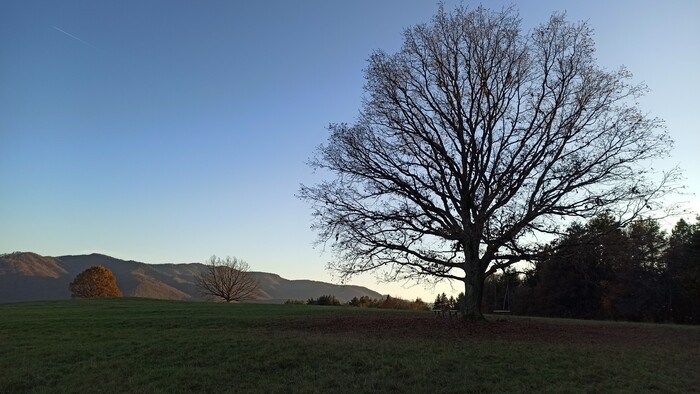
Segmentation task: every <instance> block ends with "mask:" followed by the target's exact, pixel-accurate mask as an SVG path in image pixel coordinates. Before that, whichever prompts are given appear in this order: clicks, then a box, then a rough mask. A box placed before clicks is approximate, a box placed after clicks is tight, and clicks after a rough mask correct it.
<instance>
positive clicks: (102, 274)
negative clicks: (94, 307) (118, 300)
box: [68, 265, 123, 298]
mask: <svg viewBox="0 0 700 394" xmlns="http://www.w3.org/2000/svg"><path fill="white" fill-rule="evenodd" d="M68 288H69V289H70V291H71V293H73V297H78V298H105V297H121V296H122V295H123V294H122V292H121V290H119V287H117V278H116V277H115V276H114V274H113V273H112V271H110V270H109V269H108V268H105V267H103V266H101V265H97V266H94V267H90V268H88V269H86V270H85V271H83V272H81V273H79V274H78V276H76V277H75V279H74V280H73V282H71V283H70V284H69V285H68Z"/></svg>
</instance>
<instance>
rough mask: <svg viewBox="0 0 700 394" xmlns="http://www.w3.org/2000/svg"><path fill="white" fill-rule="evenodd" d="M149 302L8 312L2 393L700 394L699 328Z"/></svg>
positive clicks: (0, 359) (1, 353)
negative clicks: (473, 319)
mask: <svg viewBox="0 0 700 394" xmlns="http://www.w3.org/2000/svg"><path fill="white" fill-rule="evenodd" d="M490 318H491V321H490V322H486V323H476V324H474V323H472V324H465V323H463V322H461V321H459V320H457V319H448V318H440V317H435V316H433V315H432V314H431V313H430V312H400V311H387V310H370V309H361V308H350V307H322V306H306V305H261V304H216V303H188V302H174V301H156V300H146V299H128V298H124V299H110V300H71V301H53V302H31V303H13V304H0V393H25V392H29V393H56V392H75V393H86V392H100V393H189V392H209V393H221V392H232V393H240V392H266V393H276V392H279V393H291V392H302V393H314V392H317V393H328V392H351V393H362V392H366V393H376V392H416V393H426V392H446V393H449V392H454V393H463V392H574V393H578V392H581V393H584V392H697V391H698V390H699V389H698V388H699V387H700V327H697V326H695V327H691V326H677V325H652V324H639V323H612V322H597V321H576V320H561V319H537V318H521V317H520V318H519V317H510V316H509V317H507V318H505V319H504V318H502V317H496V316H491V317H490Z"/></svg>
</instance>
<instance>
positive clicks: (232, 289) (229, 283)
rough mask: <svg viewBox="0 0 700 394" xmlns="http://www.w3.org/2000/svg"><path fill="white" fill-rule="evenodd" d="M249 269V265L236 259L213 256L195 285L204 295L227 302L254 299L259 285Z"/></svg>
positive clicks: (197, 277) (196, 277) (196, 278)
mask: <svg viewBox="0 0 700 394" xmlns="http://www.w3.org/2000/svg"><path fill="white" fill-rule="evenodd" d="M248 269H249V267H248V263H246V262H245V261H243V260H240V259H237V258H235V257H226V258H225V259H220V258H218V257H216V256H211V257H210V258H209V260H207V261H206V263H205V265H204V267H203V268H202V271H201V272H200V273H199V274H198V275H196V276H195V285H196V286H197V288H198V289H199V291H200V292H201V293H202V294H203V295H205V296H207V297H214V298H220V299H222V300H224V301H226V302H231V301H242V300H248V299H252V298H255V296H256V295H257V293H258V287H259V284H258V282H257V281H256V280H255V279H254V278H253V276H252V275H251V274H250V272H248Z"/></svg>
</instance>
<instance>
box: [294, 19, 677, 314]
mask: <svg viewBox="0 0 700 394" xmlns="http://www.w3.org/2000/svg"><path fill="white" fill-rule="evenodd" d="M365 77H366V85H365V92H366V97H365V100H364V102H363V106H362V109H361V111H360V115H359V117H358V119H357V121H356V122H355V123H354V124H331V125H330V126H329V130H330V136H329V139H328V142H327V143H326V144H325V145H323V146H321V147H320V148H319V150H318V153H317V154H316V156H315V157H314V158H313V159H312V160H311V161H310V166H311V167H313V168H315V169H320V170H323V171H324V172H330V173H332V174H334V175H335V178H334V179H333V180H331V181H324V182H320V183H319V184H317V185H313V186H306V185H302V186H301V189H300V192H299V195H300V197H301V198H302V199H304V200H307V201H309V202H310V203H311V204H312V207H313V215H314V220H315V222H314V224H313V228H314V229H315V230H317V231H318V234H319V242H321V243H325V242H330V243H331V246H332V250H333V251H334V254H335V257H336V259H335V260H334V261H333V262H331V263H330V265H329V266H330V268H331V269H335V270H337V271H339V272H340V274H341V278H347V277H349V276H351V275H353V274H357V273H361V272H366V271H374V270H378V271H379V272H382V273H383V274H384V279H386V280H399V279H401V280H407V279H408V280H418V281H421V280H423V281H431V280H440V279H443V278H450V279H456V280H460V281H463V282H464V283H465V294H466V302H465V303H464V312H465V317H466V318H467V319H481V318H482V315H481V311H480V303H481V296H482V290H483V283H484V279H485V278H486V277H487V276H489V275H490V274H492V273H493V272H495V271H496V270H497V269H500V268H505V267H507V266H509V265H511V264H513V263H515V262H517V261H519V260H522V259H532V258H535V257H536V248H535V245H534V244H533V242H532V240H533V236H535V235H538V234H542V233H558V232H559V231H560V224H562V223H565V221H564V220H562V217H575V218H589V217H593V216H595V215H598V214H601V213H603V212H607V213H608V214H610V215H614V216H615V217H616V218H617V220H618V221H619V222H620V223H623V222H628V221H629V220H631V219H633V218H635V217H638V216H639V215H640V214H641V213H644V212H645V211H650V210H652V209H658V208H659V207H660V204H658V202H657V201H658V199H659V197H661V196H663V195H664V194H667V193H669V192H670V191H672V190H673V188H674V186H673V185H674V182H675V181H676V180H677V178H678V176H679V175H678V171H677V170H673V171H671V172H669V173H665V174H656V173H654V172H653V170H652V169H651V168H650V167H649V165H648V161H649V159H653V158H657V157H663V156H666V155H667V154H668V151H669V149H670V145H671V140H670V139H669V137H668V136H667V134H666V132H665V129H664V127H663V122H662V121H661V120H659V119H655V118H650V117H648V116H646V115H645V114H644V113H642V112H641V110H640V109H639V108H638V106H637V104H636V102H635V99H637V98H638V97H639V96H641V95H642V94H643V93H644V92H645V91H646V87H645V86H643V85H633V84H631V82H630V79H631V74H630V73H629V72H628V71H627V70H625V69H624V68H620V69H619V70H614V71H609V70H605V69H602V68H601V67H599V66H597V65H596V63H595V58H594V43H593V39H592V31H591V29H590V28H589V27H588V26H587V25H586V23H571V22H568V21H566V20H565V18H564V16H563V15H561V14H553V15H552V16H551V17H550V19H549V20H548V21H547V22H546V23H544V24H542V25H541V26H539V27H537V28H535V29H534V30H532V31H530V32H523V31H522V30H521V26H520V19H519V17H518V14H517V12H516V11H515V10H514V9H513V8H508V9H504V10H502V11H491V10H488V9H485V8H481V7H479V8H476V9H474V10H467V9H465V8H463V7H457V8H456V9H455V10H454V11H453V12H446V11H445V10H444V9H443V8H442V7H440V9H439V10H438V12H437V14H436V15H435V16H434V18H433V20H432V22H431V23H430V24H426V25H418V26H415V27H413V28H411V29H409V30H407V31H406V32H405V34H404V45H403V48H402V50H401V51H399V52H398V53H396V54H393V55H390V54H386V53H384V52H382V51H376V52H375V53H373V54H372V55H371V57H370V59H369V64H368V66H367V69H366V71H365ZM657 175H659V176H658V177H657ZM655 177H656V178H659V179H657V180H656V181H654V178H655Z"/></svg>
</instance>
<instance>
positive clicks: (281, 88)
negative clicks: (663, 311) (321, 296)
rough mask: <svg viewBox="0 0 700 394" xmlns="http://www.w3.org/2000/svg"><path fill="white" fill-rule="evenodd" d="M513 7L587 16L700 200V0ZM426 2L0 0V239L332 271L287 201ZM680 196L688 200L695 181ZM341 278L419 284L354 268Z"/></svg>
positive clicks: (604, 61) (300, 207)
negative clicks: (374, 60) (643, 88)
mask: <svg viewBox="0 0 700 394" xmlns="http://www.w3.org/2000/svg"><path fill="white" fill-rule="evenodd" d="M454 4H456V2H454V1H448V2H446V7H447V8H448V9H449V8H451V7H452V6H453V5H454ZM466 4H477V3H466ZM487 4H488V6H490V7H497V8H500V7H501V6H503V5H508V4H510V2H503V1H489V2H488V3H487ZM515 5H516V7H518V8H519V10H520V13H521V16H522V17H523V25H524V27H525V28H526V29H529V28H531V27H533V26H534V25H535V24H537V23H540V22H543V21H545V20H546V19H547V18H548V17H549V15H550V14H551V12H552V11H555V10H558V11H562V10H566V11H567V12H568V17H569V19H571V20H587V21H588V22H589V23H590V25H591V27H592V28H594V29H595V32H596V33H595V37H596V41H597V47H598V49H599V51H598V59H599V63H600V64H601V65H603V66H605V67H607V68H617V67H618V66H620V65H623V64H624V65H626V66H627V67H628V68H629V69H630V70H631V71H632V72H633V73H634V75H635V81H637V82H642V81H643V82H646V83H647V84H648V85H649V87H650V88H651V92H650V93H649V95H648V96H647V97H645V98H644V99H643V100H642V102H641V104H642V106H643V107H644V108H645V109H646V110H648V111H649V112H650V113H652V114H654V115H656V116H659V117H661V118H664V119H665V120H666V121H667V125H668V127H669V131H670V134H671V136H672V137H673V138H674V139H675V141H676V147H675V149H674V153H673V157H672V158H671V159H670V160H667V161H665V162H663V163H660V167H661V168H667V167H669V166H671V165H675V164H678V165H680V166H681V167H683V168H685V170H686V177H687V180H686V185H687V186H688V188H689V189H688V191H689V192H693V193H696V194H700V171H699V170H700V159H699V156H700V150H699V149H700V123H698V121H697V113H698V108H699V107H700V100H698V92H699V91H700V77H699V75H700V73H699V72H698V70H700V2H697V1H694V0H688V1H667V2H660V1H638V0H635V1H536V2H535V1H527V2H525V1H522V2H515ZM436 8H437V6H436V2H435V1H418V0H414V1H408V0H392V1H388V0H387V1H370V0H364V1H358V0H353V1H320V0H318V1H301V0H300V1H284V0H275V1H165V0H158V1H156V0H151V1H136V0H118V1H94V0H89V1H74V0H66V1H49V0H47V1H32V0H5V1H2V2H0V253H2V252H11V251H16V250H20V251H33V252H37V253H39V254H42V255H48V256H58V255H64V254H80V253H88V252H101V253H105V254H109V255H112V256H114V257H118V258H123V259H133V260H138V261H144V262H152V263H163V262H178V263H179V262H193V261H202V260H204V259H206V258H207V257H209V256H210V255H212V254H217V255H220V256H225V255H235V256H237V257H240V258H243V259H245V260H246V261H248V262H249V263H250V265H251V267H252V269H253V270H259V271H268V272H275V273H278V274H280V275H282V276H284V277H287V278H310V279H317V280H331V277H330V275H329V274H328V272H326V271H325V262H326V261H328V260H329V258H330V256H329V255H327V254H323V253H322V252H323V251H322V250H321V249H313V248H312V242H313V240H314V238H315V235H314V234H313V233H312V232H311V230H309V225H310V222H311V220H310V219H311V218H310V210H309V208H308V207H307V206H306V205H305V204H304V203H302V202H301V201H299V200H297V199H296V198H295V196H294V194H295V193H296V191H297V189H298V187H299V184H300V183H302V182H303V183H312V182H313V181H314V180H315V179H317V177H318V175H314V174H313V173H312V172H311V171H310V170H309V168H308V167H306V165H305V164H304V162H305V161H306V159H307V158H309V157H310V156H311V155H312V153H313V151H314V148H315V147H316V146H317V145H319V144H320V143H322V142H324V141H325V138H326V129H325V126H326V125H327V124H328V123H330V122H352V121H353V120H354V118H355V116H356V114H357V113H358V109H359V105H360V99H361V96H362V86H363V82H364V81H363V73H362V70H363V68H364V67H365V61H366V59H367V58H368V55H369V54H370V53H371V51H372V50H373V49H377V48H381V49H384V50H386V51H389V52H393V51H396V50H398V49H399V47H400V45H401V33H402V31H403V29H404V28H406V27H409V26H411V25H414V24H416V23H420V22H427V21H429V19H430V17H431V16H432V14H433V13H434V12H435V10H436ZM682 199H683V200H687V201H689V202H690V203H689V206H690V207H691V208H692V209H694V210H695V211H696V212H698V211H700V202H699V201H700V200H699V199H698V196H697V195H696V196H686V197H684V198H682ZM353 283H356V284H362V285H367V286H370V287H372V288H374V289H376V290H378V291H381V292H384V293H391V294H393V295H401V296H404V297H415V296H418V295H419V296H423V297H424V298H432V294H433V291H429V290H428V291H426V290H424V289H423V287H421V286H417V287H413V288H404V287H402V286H400V285H384V284H377V283H376V281H375V280H374V279H373V278H372V277H371V276H366V277H361V278H358V280H356V281H355V282H353ZM443 289H446V288H438V289H437V290H443ZM459 290H461V289H460V288H457V289H456V291H459ZM448 291H449V290H448Z"/></svg>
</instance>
